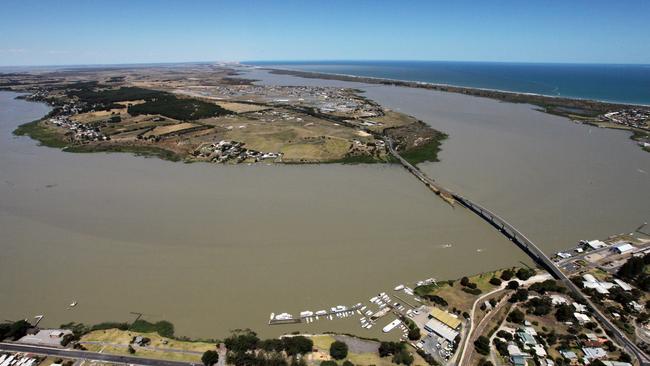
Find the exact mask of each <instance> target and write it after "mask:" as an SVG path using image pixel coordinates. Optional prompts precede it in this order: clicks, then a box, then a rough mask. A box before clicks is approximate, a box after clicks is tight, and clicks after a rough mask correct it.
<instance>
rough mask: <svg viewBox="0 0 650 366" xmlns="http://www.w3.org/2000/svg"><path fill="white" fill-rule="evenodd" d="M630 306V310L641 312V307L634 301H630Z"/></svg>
mask: <svg viewBox="0 0 650 366" xmlns="http://www.w3.org/2000/svg"><path fill="white" fill-rule="evenodd" d="M630 306H631V307H632V309H634V311H637V312H641V311H643V305H641V304H639V303H638V302H636V301H634V300H632V301H630Z"/></svg>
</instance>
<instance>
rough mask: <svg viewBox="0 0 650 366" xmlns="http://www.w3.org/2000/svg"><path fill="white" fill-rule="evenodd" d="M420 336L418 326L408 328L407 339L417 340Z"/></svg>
mask: <svg viewBox="0 0 650 366" xmlns="http://www.w3.org/2000/svg"><path fill="white" fill-rule="evenodd" d="M421 336H422V335H421V334H420V328H418V327H415V328H411V329H409V333H408V337H409V340H412V341H417V340H418V339H420V337H421Z"/></svg>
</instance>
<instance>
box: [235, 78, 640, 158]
mask: <svg viewBox="0 0 650 366" xmlns="http://www.w3.org/2000/svg"><path fill="white" fill-rule="evenodd" d="M247 66H248V65H247ZM250 67H253V68H255V69H259V70H266V71H268V72H269V73H271V74H278V75H290V76H295V77H302V78H308V79H322V80H338V81H346V82H355V83H365V84H374V85H386V86H399V87H406V88H418V89H426V90H434V91H440V92H447V93H455V94H463V95H469V96H474V97H480V98H489V99H495V100H498V101H501V102H507V103H515V104H530V105H533V106H536V107H538V108H536V109H537V110H538V111H540V112H544V113H548V114H551V115H557V116H561V117H565V118H568V119H569V120H571V121H573V122H577V123H581V124H588V125H592V126H595V127H599V128H608V129H618V130H625V131H629V132H630V136H629V138H630V139H631V140H633V141H636V142H638V143H639V145H641V146H640V147H641V149H642V150H644V151H646V152H650V147H647V146H646V147H644V146H642V143H643V142H646V143H647V142H648V141H649V140H650V130H649V129H645V128H636V127H632V126H627V125H622V124H614V123H610V122H607V121H603V120H602V119H601V118H600V117H601V116H602V115H604V114H605V113H609V112H612V111H618V110H622V109H630V108H634V109H641V110H643V111H645V112H649V113H650V105H643V104H624V103H612V102H605V101H598V100H591V99H580V98H567V97H557V96H549V95H543V94H535V93H519V92H512V91H506V90H496V89H485V88H469V87H462V86H455V85H448V84H438V83H430V82H422V81H408V80H397V79H390V78H378V77H367V76H356V75H348V74H336V73H323V72H315V71H302V70H296V69H287V68H276V67H263V66H250Z"/></svg>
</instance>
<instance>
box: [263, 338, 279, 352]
mask: <svg viewBox="0 0 650 366" xmlns="http://www.w3.org/2000/svg"><path fill="white" fill-rule="evenodd" d="M259 347H260V348H261V349H263V350H264V351H266V352H274V351H275V352H280V351H282V350H284V343H283V342H282V340H281V339H277V338H271V339H265V340H263V341H261V342H260V343H259Z"/></svg>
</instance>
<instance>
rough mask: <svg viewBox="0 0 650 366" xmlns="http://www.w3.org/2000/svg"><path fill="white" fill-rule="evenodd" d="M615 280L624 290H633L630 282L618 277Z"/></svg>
mask: <svg viewBox="0 0 650 366" xmlns="http://www.w3.org/2000/svg"><path fill="white" fill-rule="evenodd" d="M614 282H615V283H616V284H617V285H618V286H619V287H620V288H621V289H623V291H632V286H630V284H629V283H627V282H625V281H622V280H619V279H618V278H616V279H614Z"/></svg>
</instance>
